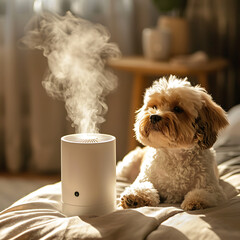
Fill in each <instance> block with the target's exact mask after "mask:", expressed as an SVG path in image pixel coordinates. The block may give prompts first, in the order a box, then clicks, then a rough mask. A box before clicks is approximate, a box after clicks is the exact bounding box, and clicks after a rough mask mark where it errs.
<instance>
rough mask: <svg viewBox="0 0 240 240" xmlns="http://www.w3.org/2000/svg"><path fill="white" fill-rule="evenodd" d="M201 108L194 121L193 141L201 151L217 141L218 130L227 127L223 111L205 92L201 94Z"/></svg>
mask: <svg viewBox="0 0 240 240" xmlns="http://www.w3.org/2000/svg"><path fill="white" fill-rule="evenodd" d="M201 95H202V101H203V106H202V109H201V110H200V111H199V116H198V118H197V119H196V120H195V123H194V127H195V129H196V135H195V139H196V141H197V142H198V145H199V146H200V147H201V149H207V148H210V147H212V145H213V144H214V143H215V141H216V140H217V135H218V132H219V130H221V129H223V128H224V127H226V126H227V125H228V120H227V116H226V113H225V111H224V110H223V109H222V108H221V107H220V106H219V105H217V104H216V103H215V102H214V101H213V100H212V98H211V96H210V95H208V94H207V93H206V92H202V94H201Z"/></svg>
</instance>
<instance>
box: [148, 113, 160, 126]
mask: <svg viewBox="0 0 240 240" xmlns="http://www.w3.org/2000/svg"><path fill="white" fill-rule="evenodd" d="M149 118H150V121H151V123H152V124H155V123H157V122H159V121H161V119H162V117H161V116H159V115H157V114H153V115H151V116H150V117H149Z"/></svg>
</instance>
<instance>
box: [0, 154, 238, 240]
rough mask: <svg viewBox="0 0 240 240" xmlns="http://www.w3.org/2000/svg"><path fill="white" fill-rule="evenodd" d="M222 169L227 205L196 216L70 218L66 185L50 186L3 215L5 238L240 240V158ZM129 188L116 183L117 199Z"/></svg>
mask: <svg viewBox="0 0 240 240" xmlns="http://www.w3.org/2000/svg"><path fill="white" fill-rule="evenodd" d="M219 170H220V174H221V179H222V180H221V184H222V186H223V188H224V190H225V192H226V193H227V195H228V197H229V200H228V202H226V203H224V204H222V205H219V206H217V207H214V208H209V209H204V210H198V211H191V212H184V211H183V210H182V209H181V208H180V207H179V205H166V204H161V205H160V206H159V207H142V208H137V209H130V210H116V211H115V212H113V213H111V214H108V215H105V216H101V217H94V218H93V217H92V218H90V217H78V216H75V217H67V216H65V215H64V214H63V213H62V212H61V183H56V184H53V185H47V186H45V187H43V188H40V189H38V190H37V191H35V192H32V193H31V194H29V195H27V196H25V197H24V198H22V199H20V200H19V201H17V202H16V203H14V204H13V205H12V206H10V207H9V208H7V209H5V210H4V211H2V212H1V213H0V239H1V240H9V239H21V240H22V239H27V240H30V239H34V240H35V239H123V240H128V239H131V240H133V239H149V240H153V239H177V240H186V239H204V240H208V239H209V240H215V239H230V240H233V239H239V237H240V194H239V192H237V191H236V189H234V188H233V186H234V187H236V188H237V189H238V190H239V189H240V157H235V158H233V159H231V160H228V161H227V162H224V163H222V164H221V165H220V166H219ZM229 183H231V184H229ZM126 185H127V184H125V183H123V182H118V183H117V190H118V194H119V193H120V192H121V191H122V190H123V189H124V187H125V186H126Z"/></svg>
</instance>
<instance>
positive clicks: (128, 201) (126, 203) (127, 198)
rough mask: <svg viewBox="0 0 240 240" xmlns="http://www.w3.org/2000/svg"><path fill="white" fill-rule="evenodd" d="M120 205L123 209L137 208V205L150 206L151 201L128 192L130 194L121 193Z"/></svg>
mask: <svg viewBox="0 0 240 240" xmlns="http://www.w3.org/2000/svg"><path fill="white" fill-rule="evenodd" d="M120 206H121V207H122V208H125V209H126V208H137V207H144V206H151V202H150V200H149V199H147V198H142V197H140V196H137V195H134V194H130V195H123V196H122V197H121V201H120Z"/></svg>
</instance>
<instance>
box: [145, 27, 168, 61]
mask: <svg viewBox="0 0 240 240" xmlns="http://www.w3.org/2000/svg"><path fill="white" fill-rule="evenodd" d="M142 46H143V55H144V57H145V58H147V59H150V60H166V59H168V57H169V54H170V47H171V33H170V31H169V30H168V29H158V28H146V29H144V30H143V33H142Z"/></svg>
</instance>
